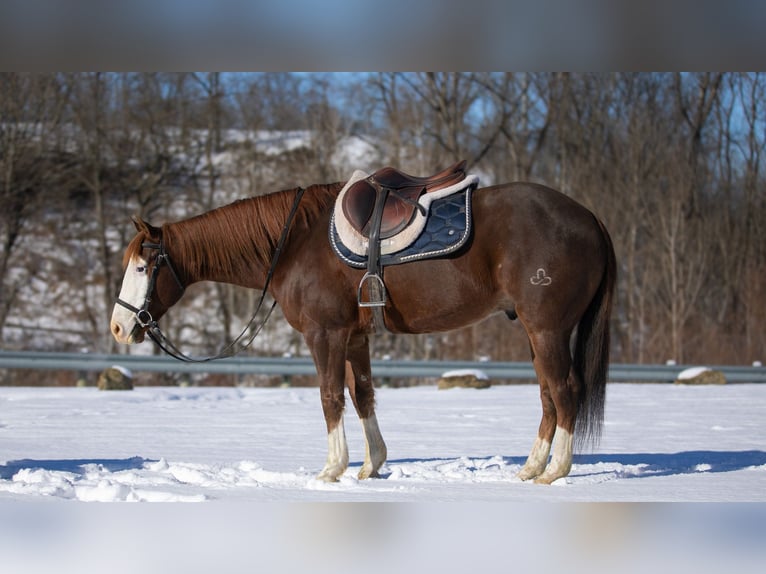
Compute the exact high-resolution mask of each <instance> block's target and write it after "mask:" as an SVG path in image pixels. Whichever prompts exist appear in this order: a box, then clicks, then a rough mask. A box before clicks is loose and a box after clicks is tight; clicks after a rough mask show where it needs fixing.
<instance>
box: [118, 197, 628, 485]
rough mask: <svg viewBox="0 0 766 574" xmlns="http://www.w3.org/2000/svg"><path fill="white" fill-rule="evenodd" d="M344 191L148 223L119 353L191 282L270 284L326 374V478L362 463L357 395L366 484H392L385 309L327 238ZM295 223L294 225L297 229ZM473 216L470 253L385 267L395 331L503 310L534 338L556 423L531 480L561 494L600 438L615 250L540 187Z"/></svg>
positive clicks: (123, 311) (539, 442)
mask: <svg viewBox="0 0 766 574" xmlns="http://www.w3.org/2000/svg"><path fill="white" fill-rule="evenodd" d="M343 185H344V184H343V182H339V183H333V184H315V185H311V186H309V187H307V188H305V190H304V189H303V188H293V189H285V190H282V191H276V192H272V193H269V194H266V195H262V196H257V197H252V198H247V199H240V200H238V201H235V202H234V203H231V204H229V205H225V206H222V207H219V208H216V209H213V210H211V211H208V212H205V213H202V214H200V215H197V216H194V217H190V218H188V219H184V220H181V221H177V222H171V223H165V224H163V225H162V226H161V227H155V226H153V225H151V224H150V223H148V222H146V221H144V220H143V219H141V218H134V219H133V222H134V224H135V227H136V235H135V237H134V238H133V239H132V240H131V241H130V243H129V244H128V246H127V248H126V249H125V252H124V256H123V267H124V269H125V271H124V277H123V281H122V287H121V291H120V295H119V299H118V301H121V303H123V304H115V307H114V311H113V314H112V317H111V332H112V335H113V336H114V338H115V339H116V340H117V341H118V342H119V343H126V344H132V343H140V342H141V341H143V340H144V336H145V335H146V332H147V329H148V326H147V323H148V322H149V321H148V320H147V319H152V320H153V321H157V320H159V319H160V318H161V317H162V316H163V315H164V314H165V313H166V312H167V311H168V309H170V308H171V307H172V306H173V305H174V304H175V303H176V302H177V301H178V300H179V299H180V298H181V296H182V295H183V293H184V290H185V288H186V287H188V286H189V285H191V284H193V283H196V282H198V281H215V282H225V283H230V284H234V285H239V286H243V287H247V288H253V289H260V290H263V289H264V286H265V284H266V282H267V276H269V279H270V281H269V284H268V287H267V291H268V293H269V294H270V295H271V296H272V297H273V298H274V300H275V302H276V303H278V304H279V305H280V307H281V309H282V311H283V314H284V317H285V319H286V320H287V322H288V323H289V324H290V325H291V326H292V327H293V328H295V329H296V330H297V331H299V332H300V333H301V334H302V336H303V338H304V340H305V342H306V344H307V346H308V349H309V350H310V352H311V355H312V358H313V361H314V364H315V366H316V372H317V376H318V382H319V388H320V396H321V405H322V409H323V413H324V418H325V422H326V428H327V442H328V454H327V459H326V462H325V464H324V467H323V468H322V470H321V471H320V472H319V474H318V476H317V478H318V479H320V480H324V481H328V482H334V481H337V480H338V478H339V477H340V476H341V475H343V473H344V472H345V471H346V470H347V468H348V464H349V455H348V446H347V443H346V432H345V429H344V422H343V412H344V409H345V388H346V387H347V388H348V391H349V396H350V398H351V401H352V403H353V406H354V408H355V409H356V413H357V415H358V417H359V419H360V421H361V426H362V430H363V434H364V439H365V456H364V462H363V464H362V466H361V469H360V470H359V473H358V477H359V479H366V478H370V477H379V472H378V471H379V470H380V468H381V466H382V465H383V464H384V462H385V461H386V456H387V450H386V444H385V442H384V440H383V437H382V435H381V431H380V427H379V424H378V421H377V418H376V413H375V393H374V387H373V381H372V374H371V367H370V351H369V340H370V336H371V335H373V334H374V330H375V325H374V322H373V310H372V309H370V308H365V307H363V306H360V305H359V301H358V298H357V294H358V293H357V287H358V286H359V284H360V280H361V278H362V276H363V274H364V269H357V268H353V267H351V266H349V265H346V264H345V263H343V262H342V261H340V260H339V258H338V257H337V256H336V254H335V253H334V251H333V250H332V249H331V246H330V245H329V243H330V242H329V240H328V226H329V225H330V221H331V214H332V212H333V207H334V203H335V200H336V198H337V197H338V194H339V192H340V190H341V189H342V187H343ZM298 194H303V197H302V198H298ZM296 199H300V201H299V204H298V205H297V208H296V207H295V205H296ZM291 210H292V212H291ZM288 214H290V216H292V215H294V218H292V221H291V222H290V223H289V230H287V229H286V224H287V223H288V221H287V220H288ZM472 217H473V222H474V225H473V232H472V235H471V237H470V239H469V240H468V241H467V242H466V243H465V245H463V246H462V247H461V248H460V249H459V250H458V251H456V252H454V253H452V254H450V255H448V256H444V257H437V258H432V259H426V260H422V261H416V262H408V263H404V264H401V265H395V266H388V267H386V268H385V287H386V290H387V297H386V301H385V307H383V317H384V325H385V328H386V329H387V330H388V331H390V332H391V333H394V334H397V333H431V332H443V331H449V330H453V329H457V328H461V327H465V326H468V325H472V324H475V323H478V322H480V321H482V320H483V319H484V318H486V317H488V316H490V315H492V314H496V313H505V314H506V315H507V316H508V318H509V319H511V320H518V321H519V322H520V323H521V325H523V327H524V329H525V330H526V333H527V335H528V342H529V348H530V351H531V355H532V361H533V365H534V369H535V373H536V376H537V379H538V383H539V388H540V401H541V404H542V417H541V421H540V425H539V428H538V432H537V437H536V438H535V440H534V443H533V446H532V449H531V451H530V453H529V456H528V457H527V459H526V462H525V463H524V465H523V466H522V468H521V470H520V471H519V472H518V474H517V476H518V477H519V478H520V479H521V480H524V481H527V480H534V481H535V482H537V483H543V484H550V483H551V482H553V481H555V480H557V479H559V478H562V477H565V476H567V475H568V474H569V472H570V470H571V466H572V455H573V445H574V446H577V447H579V446H580V444H581V443H583V444H584V443H587V442H595V441H597V440H598V438H599V436H600V432H601V427H602V423H603V416H604V400H605V394H606V393H605V389H606V375H607V368H608V361H609V332H610V328H609V327H610V325H609V323H610V316H611V311H612V303H613V297H614V290H615V281H616V261H615V254H614V248H613V246H612V241H611V239H610V236H609V233H608V232H607V230H606V228H605V226H604V224H603V223H602V222H601V220H600V219H599V218H598V217H597V216H596V215H594V214H593V213H592V212H591V211H590V210H588V209H587V208H585V207H584V206H583V205H581V204H580V203H578V202H576V201H575V200H573V199H572V198H570V197H569V196H567V195H565V194H563V193H561V192H559V191H556V190H554V189H552V188H549V187H547V186H543V185H539V184H534V183H523V182H514V183H507V184H501V185H494V186H490V187H483V188H479V189H475V190H474V191H473V197H472ZM285 231H286V234H285V237H284V238H283V239H284V241H283V243H284V244H283V245H279V248H281V254H280V257H279V260H278V263H277V264H276V266H275V267H274V268H273V269H270V263H271V262H272V259H273V257H274V255H275V250H277V248H278V243H280V241H279V238H280V236H281V235H282V234H283V232H285ZM163 260H164V261H167V263H168V264H167V265H161V263H162V261H163ZM124 303H127V305H124ZM142 303H143V304H144V307H145V308H143V309H140V307H141V305H142ZM142 314H143V315H144V317H143V318H142V317H141V315H142ZM575 439H576V440H575ZM549 458H550V462H549Z"/></svg>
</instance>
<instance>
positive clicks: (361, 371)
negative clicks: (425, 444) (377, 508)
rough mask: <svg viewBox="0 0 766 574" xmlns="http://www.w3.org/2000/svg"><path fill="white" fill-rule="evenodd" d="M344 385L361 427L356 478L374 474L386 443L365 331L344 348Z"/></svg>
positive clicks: (385, 454) (384, 452) (383, 459)
mask: <svg viewBox="0 0 766 574" xmlns="http://www.w3.org/2000/svg"><path fill="white" fill-rule="evenodd" d="M346 359H347V361H346V385H347V386H348V390H349V394H350V395H351V400H352V402H353V403H354V407H355V408H356V413H357V415H359V419H360V420H361V422H362V429H363V430H364V443H365V454H364V463H363V464H362V468H361V469H360V470H359V478H360V479H365V478H370V477H377V476H378V470H380V467H381V466H383V463H384V462H386V456H387V453H386V443H385V442H383V436H382V435H381V434H380V427H379V426H378V419H377V417H376V416H375V389H374V387H373V386H372V369H371V367H370V350H369V342H368V339H367V336H366V335H359V336H357V337H352V339H351V340H350V341H349V344H348V349H347V351H346Z"/></svg>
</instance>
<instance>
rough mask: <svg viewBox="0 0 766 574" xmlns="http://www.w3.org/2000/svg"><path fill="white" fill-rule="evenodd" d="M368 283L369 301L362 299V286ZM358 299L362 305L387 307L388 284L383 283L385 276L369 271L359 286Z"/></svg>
mask: <svg viewBox="0 0 766 574" xmlns="http://www.w3.org/2000/svg"><path fill="white" fill-rule="evenodd" d="M365 283H367V294H368V296H369V298H368V299H367V301H363V300H362V287H364V284H365ZM356 301H357V303H358V305H359V306H360V307H385V306H386V286H385V285H384V284H383V278H382V277H381V276H380V275H378V274H377V273H372V272H370V271H368V272H367V273H365V274H364V277H362V280H361V281H360V282H359V288H358V289H357V291H356Z"/></svg>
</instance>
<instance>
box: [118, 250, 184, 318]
mask: <svg viewBox="0 0 766 574" xmlns="http://www.w3.org/2000/svg"><path fill="white" fill-rule="evenodd" d="M141 249H156V250H157V251H159V253H158V254H157V257H156V259H155V264H154V267H153V268H152V274H151V275H150V276H149V286H148V287H147V288H146V296H145V297H144V303H143V305H141V307H140V308H139V307H135V306H133V305H131V304H130V303H128V302H127V301H125V300H123V299H120V298H119V297H117V299H115V302H116V303H117V304H118V305H122V306H123V307H125V308H126V309H127V310H128V311H132V312H133V313H134V314H135V316H136V323H138V326H139V327H141V328H145V327H151V326H152V325H156V324H157V321H155V320H154V318H153V317H152V314H151V313H149V305H150V304H151V302H152V293H154V287H155V286H156V284H157V276H158V275H159V273H160V267H162V264H163V263H165V264H167V266H168V270H169V271H170V274H171V275H172V276H173V279H175V280H176V284H177V285H178V286H179V287H180V288H181V295H183V293H184V291H186V287H185V286H184V284H183V283H182V282H181V278H180V277H179V276H178V272H177V271H176V268H175V267H174V266H173V263H172V262H171V261H170V255H168V253H167V251H165V244H164V243H163V242H162V240H160V242H159V243H150V242H148V241H144V242H143V243H142V244H141Z"/></svg>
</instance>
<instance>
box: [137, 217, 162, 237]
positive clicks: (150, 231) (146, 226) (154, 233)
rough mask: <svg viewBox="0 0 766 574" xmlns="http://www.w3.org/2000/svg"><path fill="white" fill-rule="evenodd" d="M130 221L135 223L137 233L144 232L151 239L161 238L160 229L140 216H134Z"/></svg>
mask: <svg viewBox="0 0 766 574" xmlns="http://www.w3.org/2000/svg"><path fill="white" fill-rule="evenodd" d="M130 219H131V220H132V221H133V225H135V226H136V231H138V232H139V233H140V232H141V231H143V232H145V233H146V234H147V235H149V237H159V235H160V229H159V228H158V227H154V226H153V225H152V224H150V223H149V222H147V221H144V220H143V219H142V218H141V217H139V216H138V215H134V216H132V217H131V218H130Z"/></svg>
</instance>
